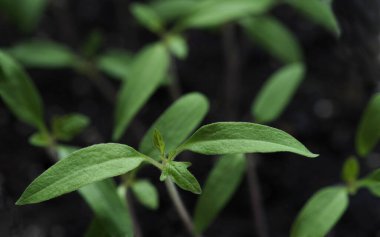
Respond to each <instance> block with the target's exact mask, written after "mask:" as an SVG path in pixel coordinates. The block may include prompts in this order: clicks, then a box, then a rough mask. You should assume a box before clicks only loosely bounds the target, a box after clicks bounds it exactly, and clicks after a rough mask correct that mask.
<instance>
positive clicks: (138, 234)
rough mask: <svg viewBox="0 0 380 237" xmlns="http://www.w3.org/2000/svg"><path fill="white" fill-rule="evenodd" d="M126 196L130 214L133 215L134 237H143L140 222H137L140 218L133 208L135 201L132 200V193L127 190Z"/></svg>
mask: <svg viewBox="0 0 380 237" xmlns="http://www.w3.org/2000/svg"><path fill="white" fill-rule="evenodd" d="M125 196H126V199H127V206H128V210H129V214H130V215H131V219H132V224H133V232H134V237H143V232H142V229H141V226H140V224H139V222H138V221H137V219H138V218H137V215H136V211H135V208H134V206H133V200H132V195H131V192H129V191H128V190H127V191H126V193H125Z"/></svg>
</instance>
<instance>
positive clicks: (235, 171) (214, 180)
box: [194, 154, 246, 233]
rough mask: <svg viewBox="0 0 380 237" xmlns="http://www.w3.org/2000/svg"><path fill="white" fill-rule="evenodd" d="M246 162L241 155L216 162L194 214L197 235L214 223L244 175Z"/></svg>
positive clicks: (223, 158) (226, 157)
mask: <svg viewBox="0 0 380 237" xmlns="http://www.w3.org/2000/svg"><path fill="white" fill-rule="evenodd" d="M245 167H246V160H245V156H244V155H242V154H234V155H226V156H223V157H221V158H219V160H218V161H217V163H216V164H215V166H214V168H213V169H212V171H211V173H210V175H209V176H208V178H207V180H206V184H205V185H204V188H203V192H202V195H201V196H200V197H199V199H198V201H197V204H196V207H195V212H194V226H195V230H196V231H197V233H202V232H204V231H205V230H206V229H207V227H208V226H209V225H210V224H211V223H212V222H213V221H214V219H215V218H216V217H217V216H218V214H219V213H220V212H221V211H222V210H223V208H224V206H225V205H226V204H227V203H228V201H229V200H230V199H231V197H232V195H233V194H234V193H235V191H236V189H237V188H238V186H239V184H240V182H241V180H242V177H243V175H244V173H245Z"/></svg>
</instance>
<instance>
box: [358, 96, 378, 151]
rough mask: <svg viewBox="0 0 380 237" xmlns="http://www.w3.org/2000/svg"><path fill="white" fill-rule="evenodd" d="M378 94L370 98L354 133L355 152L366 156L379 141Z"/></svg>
mask: <svg viewBox="0 0 380 237" xmlns="http://www.w3.org/2000/svg"><path fill="white" fill-rule="evenodd" d="M379 121H380V93H377V94H375V95H373V96H372V98H371V100H370V101H369V102H368V105H367V107H366V109H365V110H364V113H363V115H362V117H361V119H360V123H359V127H358V129H357V131H356V143H355V145H356V152H357V153H358V154H359V155H360V156H362V157H363V156H367V155H368V154H369V153H370V152H371V151H372V150H373V148H374V147H375V146H376V144H377V143H378V142H379V139H380V123H379Z"/></svg>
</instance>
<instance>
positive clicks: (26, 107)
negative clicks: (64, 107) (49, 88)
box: [0, 51, 44, 129]
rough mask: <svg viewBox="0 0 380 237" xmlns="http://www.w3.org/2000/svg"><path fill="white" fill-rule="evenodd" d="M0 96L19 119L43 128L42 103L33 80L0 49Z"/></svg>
mask: <svg viewBox="0 0 380 237" xmlns="http://www.w3.org/2000/svg"><path fill="white" fill-rule="evenodd" d="M0 97H2V99H3V100H4V102H5V104H6V105H7V106H8V107H9V109H10V110H11V111H12V112H13V113H14V114H15V115H16V116H17V117H18V119H20V120H21V121H23V122H25V123H28V124H30V125H32V126H34V127H36V128H38V129H43V128H44V119H43V105H42V100H41V98H40V95H39V93H38V91H37V89H36V87H35V86H34V84H33V81H32V80H31V79H30V78H29V76H28V75H27V74H26V73H25V71H24V70H23V69H22V68H21V66H20V65H18V64H17V63H16V62H15V61H14V60H13V59H12V58H11V57H9V56H8V55H6V54H5V53H3V52H1V51H0Z"/></svg>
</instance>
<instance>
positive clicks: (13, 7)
mask: <svg viewBox="0 0 380 237" xmlns="http://www.w3.org/2000/svg"><path fill="white" fill-rule="evenodd" d="M47 4H48V1H47V0H17V1H16V0H0V10H1V11H2V12H3V11H4V12H5V14H7V15H8V16H9V18H10V19H11V20H12V21H13V22H15V23H16V24H17V25H18V27H19V28H20V29H21V30H22V31H25V32H31V31H33V30H34V29H35V28H36V27H37V24H38V22H39V21H40V19H41V18H42V15H43V13H44V10H45V8H46V6H47Z"/></svg>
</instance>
